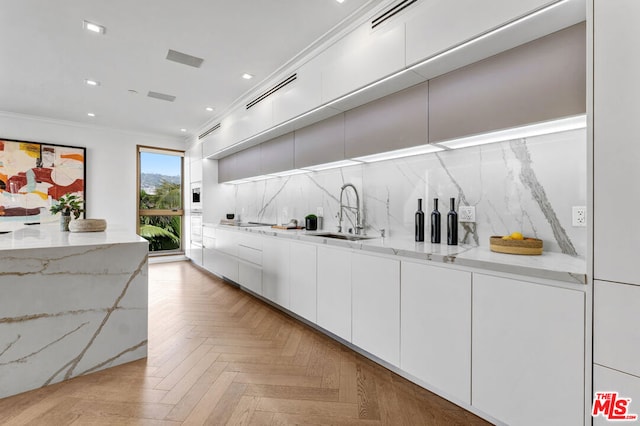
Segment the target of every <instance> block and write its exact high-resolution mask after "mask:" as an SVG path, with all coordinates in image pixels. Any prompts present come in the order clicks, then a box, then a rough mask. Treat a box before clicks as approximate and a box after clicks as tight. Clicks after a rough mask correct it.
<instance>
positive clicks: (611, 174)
mask: <svg viewBox="0 0 640 426" xmlns="http://www.w3.org/2000/svg"><path fill="white" fill-rule="evenodd" d="M594 14H595V17H594V20H593V25H594V59H593V63H594V71H593V72H594V92H593V102H594V112H593V119H594V126H593V146H594V147H593V163H594V166H593V167H594V173H593V176H594V185H593V189H594V196H593V202H594V210H595V211H594V214H593V232H594V233H593V254H594V264H593V269H594V271H593V273H594V277H595V278H596V279H601V280H606V281H616V282H623V283H629V284H636V285H640V273H638V265H637V263H636V262H637V253H638V240H640V222H639V221H637V220H621V218H620V207H622V208H623V209H624V211H638V210H639V209H640V191H638V190H637V189H633V190H630V188H629V186H628V185H629V184H630V185H633V186H634V187H637V185H638V182H640V167H638V164H640V144H638V138H637V135H638V134H640V120H638V117H640V102H638V93H640V79H638V76H639V75H640V55H638V54H637V53H630V52H637V50H636V49H637V43H638V40H639V39H640V26H639V25H638V16H640V2H638V1H635V0H617V1H607V0H596V1H594ZM617 206H619V207H617ZM616 207H617V208H616ZM596 297H597V295H596Z"/></svg>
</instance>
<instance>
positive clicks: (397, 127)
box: [345, 83, 429, 158]
mask: <svg viewBox="0 0 640 426" xmlns="http://www.w3.org/2000/svg"><path fill="white" fill-rule="evenodd" d="M428 96H429V93H428V83H422V84H419V85H417V86H413V87H410V88H408V89H405V90H402V91H400V92H397V93H394V94H392V95H389V96H385V97H384V98H381V99H378V100H375V101H373V102H369V103H368V104H365V105H362V106H360V107H358V108H354V109H352V110H350V111H347V112H346V118H345V155H346V157H347V158H353V157H359V156H363V155H369V154H377V153H380V152H386V151H393V150H396V149H401V148H408V147H411V146H417V145H424V144H425V143H427V114H428Z"/></svg>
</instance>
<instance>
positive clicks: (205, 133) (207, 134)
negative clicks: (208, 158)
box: [198, 123, 220, 139]
mask: <svg viewBox="0 0 640 426" xmlns="http://www.w3.org/2000/svg"><path fill="white" fill-rule="evenodd" d="M219 128H220V123H218V124H216V125H215V126H213V127H212V128H210V129H209V130H207V131H206V132H204V133H203V134H201V135H200V136H198V139H202V138H206V137H207V136H209V134H211V133H212V132H214V131H216V130H218V129H219Z"/></svg>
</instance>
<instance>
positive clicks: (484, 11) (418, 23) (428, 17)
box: [406, 0, 553, 66]
mask: <svg viewBox="0 0 640 426" xmlns="http://www.w3.org/2000/svg"><path fill="white" fill-rule="evenodd" d="M550 3H553V1H550V0H518V1H513V0H487V1H482V2H479V1H476V0H457V1H450V0H427V1H423V2H421V4H419V5H418V6H416V7H417V8H419V10H415V11H413V13H412V16H410V17H409V18H408V19H407V22H406V55H407V58H406V65H407V66H409V65H413V64H415V63H417V62H420V61H421V60H423V59H426V58H428V57H431V56H434V55H435V54H437V53H440V52H442V51H445V50H448V49H450V48H452V47H454V46H456V45H458V44H460V43H462V42H464V41H467V40H469V39H471V38H474V37H476V36H478V35H480V34H482V33H484V32H486V31H489V30H491V29H493V28H495V27H498V26H500V25H502V24H504V23H506V22H509V21H511V20H513V19H515V18H518V17H520V16H522V15H525V14H527V13H529V12H531V11H533V10H535V9H538V8H540V7H542V6H544V5H547V4H550Z"/></svg>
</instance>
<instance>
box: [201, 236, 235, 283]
mask: <svg viewBox="0 0 640 426" xmlns="http://www.w3.org/2000/svg"><path fill="white" fill-rule="evenodd" d="M235 234H236V233H235V232H234V231H228V230H226V229H216V233H215V235H216V238H215V244H216V246H215V250H214V251H213V252H212V253H209V257H210V258H211V260H212V261H213V271H212V272H214V273H215V274H217V275H220V276H222V277H225V278H227V279H230V280H231V281H234V282H238V258H237V256H238V244H237V238H236V235H235ZM205 267H206V263H205Z"/></svg>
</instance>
